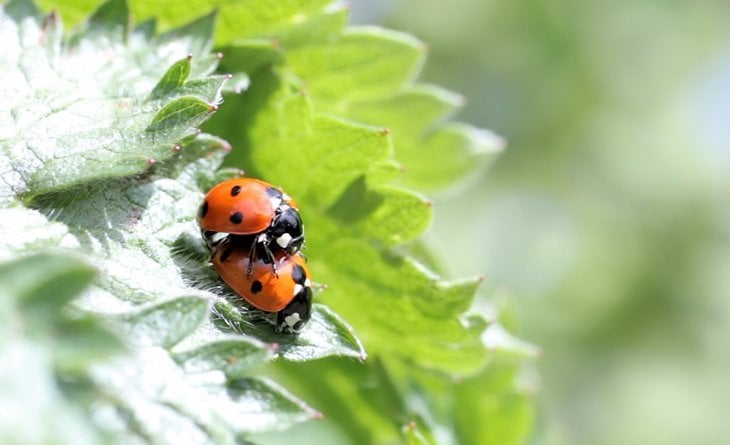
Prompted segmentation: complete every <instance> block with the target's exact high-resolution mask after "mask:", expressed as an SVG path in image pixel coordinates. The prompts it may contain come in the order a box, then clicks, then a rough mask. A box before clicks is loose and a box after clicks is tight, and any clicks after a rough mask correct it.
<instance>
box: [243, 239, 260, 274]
mask: <svg viewBox="0 0 730 445" xmlns="http://www.w3.org/2000/svg"><path fill="white" fill-rule="evenodd" d="M257 245H258V241H256V240H254V242H253V243H251V249H249V251H248V267H246V278H251V275H252V274H253V263H254V261H256V246H257Z"/></svg>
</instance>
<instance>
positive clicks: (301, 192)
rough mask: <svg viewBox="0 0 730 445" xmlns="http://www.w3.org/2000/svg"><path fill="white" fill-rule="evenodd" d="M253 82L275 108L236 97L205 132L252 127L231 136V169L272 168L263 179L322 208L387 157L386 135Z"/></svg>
mask: <svg viewBox="0 0 730 445" xmlns="http://www.w3.org/2000/svg"><path fill="white" fill-rule="evenodd" d="M257 82H258V88H259V91H261V89H264V90H268V91H269V92H270V94H269V95H268V96H267V100H268V101H269V103H271V104H276V105H275V106H273V107H272V108H265V107H264V108H262V107H261V104H259V103H257V102H256V98H250V97H249V98H248V100H245V101H244V100H236V99H237V98H235V97H234V98H231V99H230V100H229V106H228V107H226V108H225V109H222V110H221V113H222V114H223V116H221V117H220V118H219V119H217V120H216V121H215V122H213V123H212V124H213V125H212V126H210V127H209V128H211V129H212V130H216V129H221V130H223V128H224V127H228V126H229V125H237V126H238V127H241V126H243V128H250V130H249V132H248V138H246V139H244V138H243V137H242V135H240V134H232V135H231V136H232V137H233V139H234V141H233V142H234V143H238V145H236V147H237V149H236V150H235V151H234V152H233V153H232V154H231V156H230V157H229V158H228V160H227V163H229V165H239V166H247V169H250V168H251V167H249V166H252V167H255V166H272V168H271V169H269V170H268V174H267V175H266V176H265V177H266V178H267V179H268V180H270V181H271V182H273V183H275V184H280V185H282V186H284V187H285V188H291V189H296V190H297V193H296V198H297V200H303V201H307V202H309V205H310V206H312V207H313V208H319V209H323V208H326V207H327V206H329V205H331V204H333V203H334V201H335V200H336V199H337V198H338V197H339V196H340V195H341V194H342V192H343V191H344V190H345V188H346V187H347V186H348V185H349V184H350V183H351V182H352V181H354V180H355V179H356V178H358V177H360V176H362V175H364V174H365V173H367V172H368V171H369V169H370V168H371V165H372V163H373V162H377V161H383V160H385V159H387V157H388V156H389V154H390V152H391V147H390V141H389V138H388V134H387V132H382V131H380V130H379V129H377V128H373V127H367V126H362V125H355V124H352V123H349V122H346V121H343V120H341V119H338V118H334V117H331V116H325V115H321V114H317V113H315V112H314V110H313V109H312V103H311V102H310V100H309V98H308V97H307V96H306V95H303V94H301V93H300V92H297V91H296V90H292V88H291V86H290V85H282V84H281V83H280V81H279V80H278V79H276V78H275V77H271V76H265V77H263V78H258V79H257ZM230 102H233V103H230ZM234 122H235V124H234ZM224 132H225V131H224ZM228 133H229V134H230V131H228ZM247 140H248V141H249V142H247ZM250 141H256V145H255V146H251V142H250ZM263 147H267V148H266V149H264V148H263ZM292 147H294V149H292ZM253 174H256V172H255V171H254V172H253ZM289 186H291V187H289Z"/></svg>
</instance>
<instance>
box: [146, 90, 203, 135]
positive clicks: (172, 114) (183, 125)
mask: <svg viewBox="0 0 730 445" xmlns="http://www.w3.org/2000/svg"><path fill="white" fill-rule="evenodd" d="M216 109H217V107H215V106H211V105H209V104H207V103H205V102H204V101H202V100H200V99H198V98H197V97H181V98H179V99H175V100H174V101H172V102H170V103H169V104H167V105H165V106H164V107H163V108H162V109H161V110H160V111H158V112H157V114H155V116H154V117H153V118H152V123H150V125H149V126H148V127H147V128H146V129H145V131H147V132H149V133H152V139H154V140H159V139H168V140H169V139H171V140H180V139H182V138H183V137H185V136H186V135H187V134H191V132H190V130H191V129H194V128H195V127H197V126H198V125H200V124H201V123H202V122H203V121H204V120H205V119H206V118H207V117H208V116H209V115H210V114H211V113H212V112H213V111H215V110H216ZM180 130H182V131H181V132H180V134H175V132H176V131H180ZM186 133H187V134H186ZM171 134H172V136H171ZM176 136H177V137H176Z"/></svg>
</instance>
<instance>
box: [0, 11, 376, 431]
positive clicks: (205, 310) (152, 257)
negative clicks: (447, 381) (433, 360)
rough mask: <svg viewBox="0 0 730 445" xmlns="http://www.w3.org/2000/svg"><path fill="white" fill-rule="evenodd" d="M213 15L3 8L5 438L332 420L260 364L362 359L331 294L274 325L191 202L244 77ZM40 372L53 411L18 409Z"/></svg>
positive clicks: (0, 144) (0, 345)
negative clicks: (221, 58)
mask: <svg viewBox="0 0 730 445" xmlns="http://www.w3.org/2000/svg"><path fill="white" fill-rule="evenodd" d="M214 20H215V17H214V16H213V15H208V16H205V17H203V18H201V19H198V20H196V21H194V22H191V23H190V24H188V25H186V26H183V27H181V28H178V29H175V30H171V31H169V32H167V33H164V34H160V35H158V34H156V33H155V26H154V23H153V22H146V23H142V24H140V25H139V26H138V27H137V28H131V27H130V25H129V24H130V21H129V15H128V10H127V7H126V4H125V3H124V2H123V1H116V0H112V1H109V2H107V3H104V4H103V5H101V6H100V7H99V9H98V10H97V11H96V12H95V13H94V14H93V15H92V16H91V18H90V19H89V20H88V21H87V22H85V23H84V24H83V26H81V27H80V28H79V30H78V31H76V32H74V33H73V34H71V35H64V34H63V33H62V27H61V22H60V18H59V16H58V15H56V14H51V15H48V16H42V15H41V14H40V13H39V11H38V10H37V8H36V7H35V6H34V5H33V4H32V3H30V2H29V1H24V0H19V1H13V2H10V3H8V4H6V5H4V6H3V8H2V9H1V10H0V34H1V35H2V39H3V52H2V53H0V67H1V69H0V73H1V74H0V75H1V76H2V77H3V82H2V83H0V92H1V93H2V97H4V98H7V99H8V100H6V101H4V102H3V104H2V109H0V119H1V120H0V133H1V134H2V135H3V136H2V138H0V150H1V153H0V164H1V165H2V168H1V169H0V179H1V180H2V181H0V198H1V199H2V204H3V208H2V209H0V216H1V218H0V220H1V221H2V223H0V224H1V225H2V226H3V227H2V229H3V230H2V237H0V260H2V261H4V263H3V264H0V285H1V286H0V287H1V288H2V291H3V292H4V294H3V296H4V298H2V299H0V314H2V318H3V320H4V322H3V329H7V330H8V331H9V332H8V335H3V336H2V342H0V356H3V357H5V358H7V360H3V363H5V364H10V365H9V366H8V365H5V366H4V370H3V373H2V376H0V386H1V387H2V388H4V391H3V394H6V393H7V394H10V395H12V396H13V397H12V398H10V399H6V398H5V396H3V402H2V404H0V417H2V418H3V421H2V423H0V439H3V440H2V442H3V443H18V444H23V443H38V442H39V441H40V442H43V441H48V440H51V439H49V438H52V441H53V442H54V443H99V442H113V441H114V440H116V439H119V438H123V437H128V436H129V435H130V434H131V435H132V436H133V437H135V438H136V440H139V441H142V442H149V443H179V442H180V440H182V439H183V438H185V439H186V440H190V441H192V442H193V443H201V444H202V443H223V444H225V443H231V444H232V443H239V442H240V441H241V440H243V438H245V437H247V436H248V435H250V434H252V433H258V432H263V431H270V430H276V429H282V428H287V427H288V426H291V425H293V424H295V423H298V422H301V421H304V420H307V419H312V418H316V417H318V416H319V413H318V412H317V411H315V410H314V409H312V408H311V407H309V406H307V405H306V404H305V403H304V402H302V401H301V400H300V399H298V398H297V397H295V396H294V395H292V394H291V393H290V392H289V391H287V390H286V389H284V388H282V387H281V386H280V385H278V384H277V383H275V382H274V381H272V380H270V379H267V378H265V377H263V376H261V375H260V373H259V372H257V369H258V368H259V367H261V366H262V365H263V364H265V363H266V362H268V361H270V360H273V359H275V358H280V359H287V360H296V361H302V360H311V359H314V358H318V357H324V356H330V355H344V356H350V357H356V358H362V357H364V350H363V348H362V346H361V344H360V341H359V339H358V338H357V337H356V336H355V335H354V333H353V331H352V329H351V328H350V327H349V326H348V325H346V324H345V323H344V321H343V320H342V319H341V317H340V316H338V315H337V314H336V313H334V312H333V311H331V310H330V309H328V308H326V307H323V306H321V305H315V308H314V313H313V320H312V322H311V329H308V330H307V332H306V334H304V335H301V336H298V337H297V336H281V335H276V334H274V333H273V329H272V327H271V325H270V323H269V322H268V319H269V318H270V316H268V315H267V314H263V313H259V312H257V311H254V310H251V309H249V308H247V307H246V306H244V305H242V304H241V303H240V299H239V298H238V297H236V296H235V295H233V294H232V292H231V291H230V290H229V289H228V288H227V287H225V286H223V285H222V284H221V282H220V281H219V280H218V279H217V276H216V275H215V273H214V272H213V271H212V269H211V268H210V267H209V266H208V265H207V252H206V250H205V247H204V245H203V243H202V240H201V239H200V235H199V232H198V231H199V229H198V228H197V225H196V223H195V214H196V210H197V207H198V205H199V203H200V202H201V201H202V196H203V192H204V190H207V188H209V187H210V186H211V185H212V184H213V183H215V182H216V181H217V179H218V178H217V177H216V176H215V172H216V170H217V169H218V167H219V165H220V163H221V161H222V158H223V156H224V154H225V153H226V152H227V151H229V150H230V146H229V145H228V143H227V142H225V141H223V140H222V139H219V138H217V137H213V136H210V135H206V134H201V133H200V131H199V130H198V127H199V125H200V124H201V123H202V122H203V121H204V120H206V119H207V118H208V117H210V115H212V114H213V113H214V112H215V111H216V110H217V108H218V105H219V104H220V102H221V91H222V89H223V88H224V83H225V82H226V80H227V79H228V78H229V77H228V76H223V75H217V74H212V73H213V72H214V70H215V69H216V65H217V62H218V57H217V55H215V54H211V53H210V50H211V48H212V44H213V40H212V34H211V33H212V30H213V26H214ZM237 77H238V79H239V81H238V82H237V85H239V86H240V85H245V81H241V80H240V79H245V77H243V76H241V75H238V76H237ZM48 249H52V250H51V253H44V252H47V251H48ZM17 257H20V258H21V259H20V260H17V261H13V259H14V258H17ZM26 288H27V289H26ZM6 294H7V295H6ZM14 295H15V296H14ZM102 325H104V326H105V329H102V328H101V326H102ZM122 346H123V347H122ZM26 376H29V377H30V379H31V380H30V385H31V386H28V383H27V382H24V383H21V382H23V378H24V377H26ZM25 387H30V388H41V390H42V391H43V393H44V394H46V395H47V397H46V399H44V402H43V405H42V410H45V411H42V413H46V414H42V413H40V415H43V416H44V418H47V419H54V420H53V422H48V423H45V422H44V423H43V428H31V427H32V426H33V425H37V422H35V421H32V420H31V419H30V418H28V417H22V416H24V415H27V416H37V415H39V412H37V411H36V410H35V409H30V407H31V406H34V407H35V406H36V405H35V404H36V403H37V401H36V400H35V399H34V395H33V394H34V393H33V392H32V391H21V389H22V388H25ZM6 400H7V401H9V402H10V403H11V405H6V404H5V403H6ZM22 407H27V408H28V409H22ZM92 407H93V412H94V414H93V416H90V412H89V410H91V409H92ZM18 408H21V409H20V410H19V409H18ZM54 411H58V412H63V413H64V414H63V416H58V415H57V414H54V413H53V412H54ZM6 414H7V415H6ZM92 418H93V420H91V419H92ZM18 422H20V423H22V424H23V425H25V426H27V428H14V427H13V425H14V424H15V423H18ZM5 439H6V440H5Z"/></svg>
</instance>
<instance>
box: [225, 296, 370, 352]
mask: <svg viewBox="0 0 730 445" xmlns="http://www.w3.org/2000/svg"><path fill="white" fill-rule="evenodd" d="M231 298H233V299H235V298H237V297H235V296H231ZM215 314H216V315H217V316H218V317H219V319H218V323H219V325H220V326H221V329H223V330H224V331H225V330H226V329H230V330H231V332H235V333H241V334H249V335H255V336H256V337H257V338H259V339H261V340H263V341H265V342H269V343H270V344H271V345H272V346H273V347H274V350H275V353H276V354H277V355H278V356H279V357H282V358H284V359H286V360H291V361H305V360H314V359H318V358H323V357H328V356H331V355H342V356H346V357H354V358H358V359H360V360H365V357H366V356H367V354H366V353H365V349H364V347H363V345H362V343H361V342H360V339H359V338H358V337H357V336H356V335H355V333H354V332H353V329H352V328H351V327H350V326H349V325H348V324H347V323H346V322H345V321H344V320H343V319H342V318H340V317H339V316H338V315H337V314H335V313H334V312H333V311H332V310H330V309H328V308H327V307H326V306H323V305H320V304H314V305H313V307H312V318H311V319H310V321H309V323H308V324H307V328H306V329H304V330H303V331H302V332H301V333H300V334H299V335H296V336H281V335H277V334H274V333H273V332H272V330H271V327H270V326H267V325H263V326H262V325H260V324H255V323H252V320H256V319H257V318H259V316H260V315H261V314H257V313H256V312H255V311H254V312H253V313H252V312H251V311H250V310H246V309H245V308H241V307H240V305H236V304H231V303H230V301H227V300H219V301H218V302H216V304H215ZM269 324H271V322H269Z"/></svg>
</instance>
